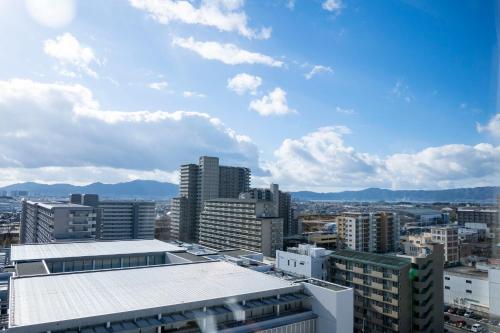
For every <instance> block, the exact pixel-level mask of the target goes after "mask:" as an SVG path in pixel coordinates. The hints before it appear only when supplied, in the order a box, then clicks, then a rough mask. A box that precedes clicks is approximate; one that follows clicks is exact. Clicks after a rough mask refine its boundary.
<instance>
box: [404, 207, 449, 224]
mask: <svg viewBox="0 0 500 333" xmlns="http://www.w3.org/2000/svg"><path fill="white" fill-rule="evenodd" d="M397 211H398V213H399V214H400V215H401V216H403V217H404V218H405V219H406V220H407V221H412V222H416V224H418V225H420V226H427V225H433V224H442V223H448V222H449V219H450V215H449V213H447V212H441V211H438V210H434V209H429V208H421V207H404V208H400V209H398V210H397Z"/></svg>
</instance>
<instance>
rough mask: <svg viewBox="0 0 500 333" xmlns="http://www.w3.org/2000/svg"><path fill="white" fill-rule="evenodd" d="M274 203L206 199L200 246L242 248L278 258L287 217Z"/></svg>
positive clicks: (256, 200)
mask: <svg viewBox="0 0 500 333" xmlns="http://www.w3.org/2000/svg"><path fill="white" fill-rule="evenodd" d="M277 208H278V206H277V205H276V203H275V202H274V201H272V200H259V199H227V198H226V199H224V198H220V199H212V200H206V201H205V205H204V210H203V212H202V214H201V223H200V235H199V243H200V244H201V245H204V246H208V247H213V248H242V249H248V250H252V251H256V252H262V253H263V254H264V255H265V256H272V257H274V256H275V254H276V250H281V249H282V248H283V218H281V217H278V216H277V215H278V209H277Z"/></svg>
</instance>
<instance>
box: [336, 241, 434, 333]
mask: <svg viewBox="0 0 500 333" xmlns="http://www.w3.org/2000/svg"><path fill="white" fill-rule="evenodd" d="M327 265H328V268H327V269H328V281H331V282H334V283H337V284H340V285H343V286H347V287H352V288H353V289H354V332H355V333H357V332H373V333H377V332H384V333H391V332H394V333H395V332H435V333H438V332H439V333H440V332H443V250H442V245H441V244H429V245H428V247H427V248H426V249H422V252H420V253H419V254H418V255H416V256H395V255H382V254H374V253H366V252H358V251H352V250H338V251H335V252H334V253H332V254H330V256H329V259H328V261H327Z"/></svg>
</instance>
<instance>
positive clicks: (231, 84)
mask: <svg viewBox="0 0 500 333" xmlns="http://www.w3.org/2000/svg"><path fill="white" fill-rule="evenodd" d="M261 84H262V79H261V78H260V77H258V76H255V75H250V74H247V73H240V74H237V75H235V76H234V77H233V78H231V79H228V80H227V87H228V89H230V90H232V91H234V92H235V93H237V94H238V95H243V94H245V93H246V92H250V94H252V95H255V94H256V93H257V89H258V88H259V87H260V85H261Z"/></svg>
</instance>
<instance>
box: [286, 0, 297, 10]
mask: <svg viewBox="0 0 500 333" xmlns="http://www.w3.org/2000/svg"><path fill="white" fill-rule="evenodd" d="M285 6H286V8H288V9H290V10H294V9H295V0H288V1H287V2H286V4H285Z"/></svg>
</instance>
